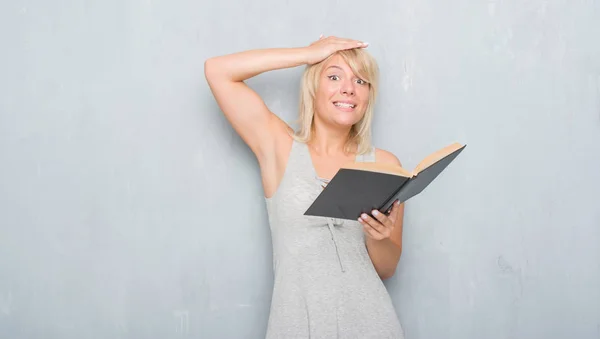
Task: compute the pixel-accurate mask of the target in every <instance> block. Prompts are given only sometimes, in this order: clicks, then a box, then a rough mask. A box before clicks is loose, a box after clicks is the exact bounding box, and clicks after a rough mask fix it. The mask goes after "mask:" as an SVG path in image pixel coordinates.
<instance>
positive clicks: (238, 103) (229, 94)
mask: <svg viewBox="0 0 600 339" xmlns="http://www.w3.org/2000/svg"><path fill="white" fill-rule="evenodd" d="M306 63H307V52H306V48H273V49H259V50H250V51H244V52H239V53H235V54H229V55H224V56H219V57H213V58H210V59H208V60H206V62H205V63H204V74H205V76H206V80H207V82H208V84H209V86H210V89H211V91H212V93H213V95H214V97H215V99H216V101H217V103H218V105H219V107H220V108H221V110H222V111H223V113H224V114H225V117H226V118H227V120H228V121H229V122H230V123H231V125H232V127H233V128H234V129H235V131H236V132H237V133H238V134H239V135H240V137H241V138H242V139H243V140H244V142H245V143H246V144H247V145H248V147H250V149H251V150H252V151H253V152H254V154H255V155H256V156H257V157H258V158H259V160H260V159H262V157H263V156H264V155H265V153H268V154H271V153H272V152H271V151H272V149H273V146H274V144H275V142H277V140H278V138H279V137H281V136H283V135H284V134H286V133H287V131H286V129H287V128H288V126H287V124H285V122H283V121H282V120H281V119H279V117H278V116H277V115H275V114H273V113H272V112H271V111H269V109H268V108H267V106H266V105H265V103H264V102H263V100H262V99H261V98H260V97H259V96H258V94H257V93H256V92H255V91H253V90H252V89H250V87H248V86H247V85H246V84H245V83H244V81H245V80H247V79H249V78H252V77H254V76H256V75H258V74H261V73H264V72H267V71H271V70H277V69H282V68H290V67H294V66H299V65H303V64H306Z"/></svg>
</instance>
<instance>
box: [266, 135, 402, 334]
mask: <svg viewBox="0 0 600 339" xmlns="http://www.w3.org/2000/svg"><path fill="white" fill-rule="evenodd" d="M374 158H375V156H374V150H371V152H370V153H369V154H366V155H363V156H360V155H359V156H357V159H356V161H369V162H373V161H375V160H374ZM325 184H326V181H325V182H324V181H323V180H322V179H320V178H318V177H317V173H316V171H315V168H314V166H313V163H312V159H311V157H310V153H309V150H308V146H307V145H306V144H304V143H300V142H297V141H295V140H294V142H293V144H292V148H291V153H290V155H289V159H288V163H287V167H286V170H285V174H284V175H283V178H282V180H281V183H280V184H279V187H278V189H277V191H276V192H275V194H274V195H273V196H272V197H270V198H265V199H266V205H267V211H268V216H269V223H270V229H271V236H272V241H273V270H274V286H273V295H272V300H271V310H270V316H269V321H268V326H267V335H266V338H267V339H275V338H277V339H288V338H289V339H297V338H311V339H321V338H327V339H329V338H344V339H346V338H361V339H368V338H377V339H387V338H394V339H396V338H404V334H403V329H402V327H401V325H400V322H399V320H398V317H397V315H396V312H395V310H394V307H393V305H392V301H391V299H390V296H389V294H388V292H387V290H386V288H385V286H384V285H383V282H382V281H381V279H380V278H379V276H378V274H377V272H376V271H375V268H374V267H373V264H372V262H371V259H370V258H369V254H368V253H367V249H366V246H365V235H364V233H363V229H362V225H361V224H360V223H359V222H358V221H351V220H341V219H334V218H324V217H312V216H304V215H303V214H304V211H306V209H307V208H308V207H309V206H310V204H311V203H312V202H313V200H314V199H315V198H316V197H317V195H318V194H319V193H320V192H321V190H322V186H323V185H325Z"/></svg>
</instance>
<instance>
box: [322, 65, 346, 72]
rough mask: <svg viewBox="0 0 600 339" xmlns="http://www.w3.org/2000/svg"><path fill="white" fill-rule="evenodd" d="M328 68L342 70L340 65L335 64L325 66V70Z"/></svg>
mask: <svg viewBox="0 0 600 339" xmlns="http://www.w3.org/2000/svg"><path fill="white" fill-rule="evenodd" d="M330 68H337V69H340V70H342V71H343V69H342V68H341V67H340V66H337V65H331V66H329V67H327V68H326V69H325V70H328V69H330Z"/></svg>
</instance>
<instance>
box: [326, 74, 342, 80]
mask: <svg viewBox="0 0 600 339" xmlns="http://www.w3.org/2000/svg"><path fill="white" fill-rule="evenodd" d="M327 77H328V78H329V79H330V80H339V78H340V77H338V76H337V75H329V76H327ZM333 78H336V79H333Z"/></svg>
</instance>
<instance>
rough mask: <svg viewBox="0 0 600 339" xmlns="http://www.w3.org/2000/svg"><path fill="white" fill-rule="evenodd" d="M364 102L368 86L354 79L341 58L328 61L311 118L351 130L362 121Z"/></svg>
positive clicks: (365, 103)
mask: <svg viewBox="0 0 600 339" xmlns="http://www.w3.org/2000/svg"><path fill="white" fill-rule="evenodd" d="M368 100H369V84H368V83H367V82H366V81H364V80H362V79H360V78H358V77H357V76H356V75H355V74H354V73H353V72H352V69H351V68H350V66H348V64H347V63H346V62H345V61H344V59H343V58H342V57H340V56H338V55H335V56H333V57H332V58H331V59H329V60H328V61H327V63H326V64H325V65H324V67H323V70H322V71H321V75H320V77H319V84H318V88H317V91H316V97H315V104H316V112H315V119H320V120H321V121H322V122H325V123H326V124H333V125H341V126H346V127H351V126H352V125H354V124H356V123H357V122H359V121H360V119H362V117H363V115H364V113H365V109H366V107H367V104H368Z"/></svg>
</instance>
